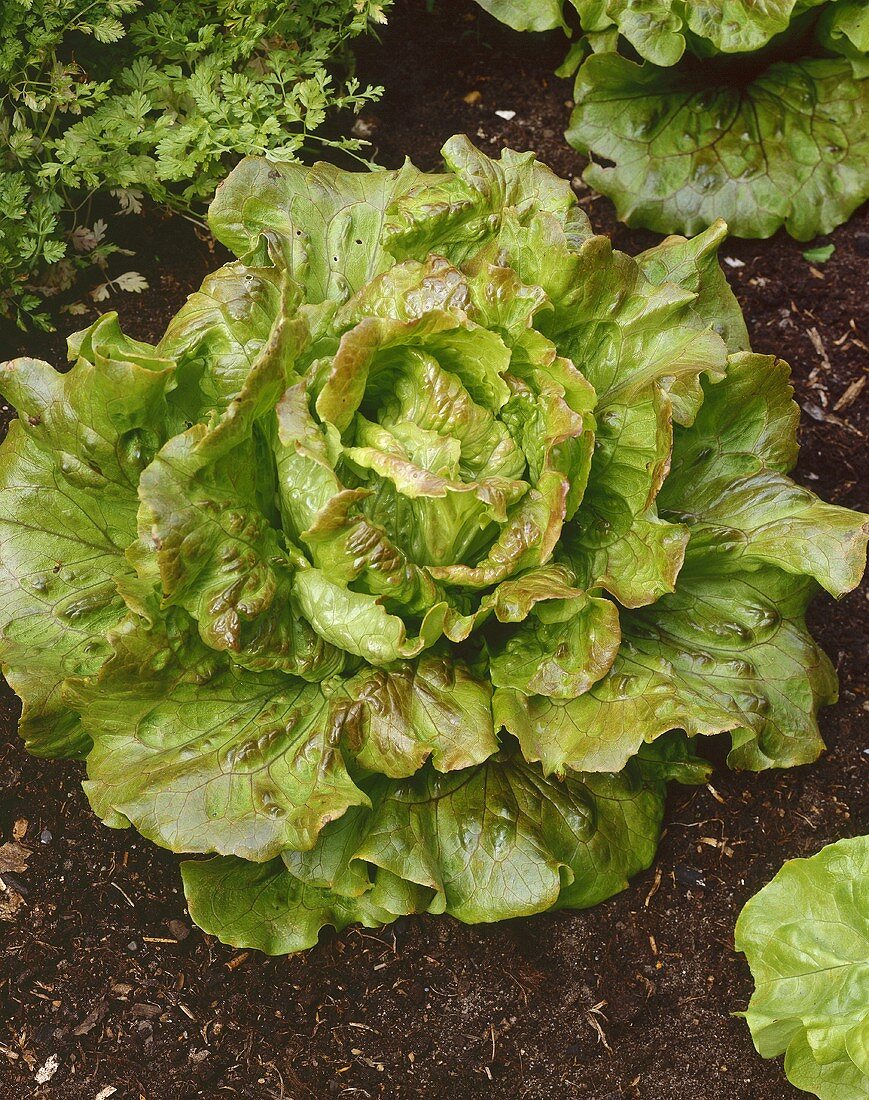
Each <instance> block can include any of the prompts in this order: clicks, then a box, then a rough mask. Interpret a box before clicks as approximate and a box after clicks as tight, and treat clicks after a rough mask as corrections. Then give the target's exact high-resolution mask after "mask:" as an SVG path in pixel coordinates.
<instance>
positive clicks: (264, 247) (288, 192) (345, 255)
mask: <svg viewBox="0 0 869 1100" xmlns="http://www.w3.org/2000/svg"><path fill="white" fill-rule="evenodd" d="M425 178H426V179H427V180H431V177H425ZM423 179H424V177H423V176H422V174H421V173H420V172H418V171H417V169H416V168H414V167H413V165H412V164H410V163H409V162H408V163H406V164H405V165H404V167H403V168H401V169H399V170H398V171H395V172H387V171H377V172H357V173H351V172H345V171H342V170H341V169H340V168H336V167H335V166H334V165H331V164H323V163H319V164H317V165H315V166H314V167H313V168H307V167H305V166H304V165H301V164H297V163H295V162H291V163H278V162H274V161H270V160H266V159H265V158H264V157H248V158H246V159H245V160H243V161H242V162H241V164H240V165H238V167H237V168H236V170H235V171H233V172H232V173H231V174H230V175H229V176H228V177H227V179H226V180H224V181H223V183H222V184H221V185H220V187H219V188H218V190H217V193H216V195H215V197H214V201H213V202H212V204H211V206H210V208H209V211H208V224H209V226H210V227H211V231H212V232H213V233H214V235H215V237H217V239H218V240H219V241H220V242H221V243H222V244H224V245H226V247H227V248H229V249H231V250H232V251H233V252H234V253H235V254H236V255H237V256H239V257H241V258H243V259H244V258H248V257H251V258H254V259H256V260H264V259H265V258H266V256H267V255H268V252H269V247H270V248H271V250H272V252H273V253H277V254H279V255H280V257H281V260H282V262H283V265H284V266H285V269H286V272H287V274H288V276H289V277H290V278H291V279H292V280H293V281H294V282H297V283H299V284H300V285H301V287H302V289H303V292H304V299H305V301H306V302H309V303H318V302H322V301H324V300H326V299H334V300H343V299H344V298H346V297H348V296H349V295H350V294H352V293H353V292H354V291H356V290H358V289H359V288H360V287H362V286H365V284H366V283H369V282H370V281H371V280H372V279H373V278H374V276H375V275H378V274H380V272H381V271H384V270H386V269H387V268H388V267H390V266H391V265H392V262H393V261H392V258H391V256H390V255H389V254H388V253H387V252H386V251H385V249H384V233H383V224H384V219H385V216H386V211H387V209H388V208H389V207H390V206H392V204H393V203H395V202H396V200H397V199H399V198H400V197H401V196H402V195H404V194H406V193H407V192H408V191H410V190H411V188H413V187H414V186H415V185H418V184H419V183H420V182H421V181H422V180H423Z"/></svg>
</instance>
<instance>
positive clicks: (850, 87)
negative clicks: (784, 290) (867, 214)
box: [567, 53, 869, 241]
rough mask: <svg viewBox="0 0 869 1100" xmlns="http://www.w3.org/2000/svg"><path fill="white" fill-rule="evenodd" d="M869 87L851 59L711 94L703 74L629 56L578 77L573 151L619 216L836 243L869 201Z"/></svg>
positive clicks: (648, 223) (669, 227)
mask: <svg viewBox="0 0 869 1100" xmlns="http://www.w3.org/2000/svg"><path fill="white" fill-rule="evenodd" d="M867 99H869V84H867V82H866V81H865V80H863V81H860V80H857V79H855V77H854V75H853V73H852V70H851V66H850V64H849V63H848V62H847V61H845V60H806V61H801V62H796V61H793V62H790V61H789V62H779V63H776V64H772V65H770V66H769V67H768V68H767V69H766V70H765V71H764V72H763V73H762V74H761V75H760V76H758V77H757V78H755V79H754V80H753V81H752V82H751V83H750V84H748V85H747V86H746V87H745V88H739V87H735V86H733V84H732V82H731V83H727V84H722V85H720V86H712V87H710V85H709V74H708V72H704V69H703V66H702V65H701V66H700V67H699V68H698V70H697V72H696V73H695V72H694V71H693V70H692V71H690V72H688V71H683V70H674V71H672V72H668V71H666V70H664V69H660V68H657V67H655V66H653V65H651V64H648V63H647V64H645V65H636V64H634V62H632V61H629V60H628V59H626V58H624V57H621V56H619V55H618V54H613V53H610V54H597V55H594V56H592V57H590V58H588V60H587V61H586V62H585V63H584V64H583V66H582V68H581V69H580V70H579V73H578V75H577V80H576V87H575V90H574V100H575V102H576V107H575V109H574V112H573V115H572V118H571V123H570V127H569V129H568V131H567V138H568V141H570V142H571V144H572V145H575V146H576V147H577V148H579V149H581V150H584V151H588V152H589V153H590V154H591V155H592V157H593V158H594V157H599V158H605V159H606V160H608V161H611V162H613V163H612V166H608V167H604V166H603V165H601V164H597V163H592V164H591V165H589V167H588V168H587V169H586V171H585V174H584V178H585V179H586V181H587V182H588V183H589V184H590V185H591V186H592V187H594V188H596V189H597V190H598V191H600V192H602V193H603V194H605V195H607V196H608V197H609V198H611V199H612V200H613V202H614V203H615V206H616V210H617V212H618V216H619V218H621V219H622V220H623V221H625V222H627V223H628V225H643V226H645V227H647V228H649V229H655V230H658V231H659V232H665V233H666V232H672V231H673V230H678V231H680V232H684V233H695V232H697V231H699V230H701V229H703V228H705V227H706V226H707V225H709V224H710V223H711V222H713V221H714V220H715V219H716V218H723V219H724V220H725V221H726V222H727V224H728V226H729V228H730V232H731V233H733V234H734V235H736V236H738V237H768V236H770V235H771V234H773V233H774V232H775V231H776V230H777V229H778V228H780V227H781V226H782V225H783V226H785V228H786V229H787V231H788V232H789V233H790V234H791V235H792V236H794V237H796V238H797V240H801V241H805V240H810V239H811V238H812V237H814V236H817V235H818V234H819V233H828V232H830V231H831V230H832V229H833V228H834V227H835V226H837V225H839V224H840V223H841V222H843V221H844V220H845V219H846V218H847V217H848V216H849V215H850V214H851V212H852V211H853V210H855V209H856V208H857V207H858V206H859V205H860V204H861V203H862V202H863V201H864V200H865V199H866V198H867V196H869V184H867V180H869V137H867V132H869V127H867V124H866V115H867Z"/></svg>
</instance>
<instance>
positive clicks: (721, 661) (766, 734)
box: [494, 354, 867, 770]
mask: <svg viewBox="0 0 869 1100" xmlns="http://www.w3.org/2000/svg"><path fill="white" fill-rule="evenodd" d="M791 392H792V391H791V389H790V386H789V385H788V381H787V368H786V366H785V365H784V364H781V363H778V362H776V361H775V360H773V359H772V358H771V357H767V356H757V355H750V354H738V355H736V356H734V357H733V358H732V359H731V361H730V364H729V368H728V373H727V377H726V380H725V381H724V382H719V383H718V384H716V385H713V386H707V387H706V399H705V401H704V403H703V405H702V406H701V408H700V411H699V413H698V415H697V418H696V419H695V421H694V423H693V424H692V425H691V426H688V427H685V428H681V429H680V430H679V432H678V434H677V436H676V441H675V448H674V452H673V463H672V469H671V471H670V475H669V477H668V478H667V480H666V483H665V490H664V491H663V492H662V495H661V501H662V505H663V507H664V509H665V512H664V514H665V515H667V516H670V515H673V516H675V517H676V518H678V519H679V520H681V521H682V522H685V523H687V524H688V525H689V530H690V531H691V539H690V542H689V544H688V549H687V555H686V562H685V565H684V567H683V569H682V571H681V573H680V575H679V582H678V585H677V589H676V592H675V593H674V594H673V595H670V596H665V597H663V598H662V599H660V600H658V601H657V602H656V603H655V604H653V605H652V606H651V607H649V608H647V609H644V610H638V611H635V612H622V614H621V616H620V621H621V630H622V644H621V648H620V651H619V654H618V656H617V657H616V659H615V662H614V663H613V666H612V670H611V671H610V673H609V674H608V675H607V676H606V677H605V678H604V679H603V680H601V681H600V682H599V683H598V684H596V685H595V686H594V687H593V688H592V689H591V690H589V691H588V692H587V693H586V694H585V695H582V696H580V697H579V698H576V699H572V700H567V701H560V700H553V699H548V698H543V697H537V696H534V695H533V694H532V693H524V694H523V693H520V692H518V691H515V690H510V689H507V690H504V689H500V690H498V691H497V692H496V695H495V700H494V706H495V716H496V720H498V721H501V722H503V723H504V725H505V726H506V728H507V729H508V730H509V731H510V732H511V733H513V734H515V735H516V736H517V737H518V738H519V740H520V742H521V744H522V746H523V751H524V752H525V754H526V757H528V758H529V759H536V760H541V761H542V762H543V764H544V767H545V768H546V769H547V770H553V769H559V768H562V767H564V766H565V765H568V766H570V767H574V768H577V769H591V768H609V769H616V768H619V767H621V766H622V765H623V764H624V762H625V761H626V760H627V759H628V758H629V757H630V756H631V755H632V754H633V753H634V752H636V750H637V748H638V747H639V745H640V744H642V742H643V741H652V740H654V739H655V738H656V737H658V736H660V734H661V733H663V732H665V731H666V730H668V729H673V728H683V729H686V730H688V732H689V733H691V734H701V733H707V734H711V733H719V732H724V731H727V730H729V731H732V736H733V744H734V747H733V751H732V753H731V756H730V762H731V764H733V766H736V767H747V768H763V767H770V766H778V767H783V766H786V765H791V764H796V763H806V762H808V761H811V760H813V759H815V757H816V756H817V755H818V753H819V752H820V750H821V749H822V748H823V742H822V741H821V739H820V735H819V733H818V728H817V722H816V719H815V714H816V711H817V709H818V707H819V706H823V705H824V704H826V703H829V702H833V701H835V698H836V678H835V674H834V673H833V670H832V667H831V666H830V663H829V661H828V660H827V659H826V657H825V656H824V655H823V653H822V652H821V651H820V649H819V648H818V647H817V646H816V645H815V643H814V642H813V641H812V640H811V638H810V636H809V634H808V632H807V630H806V628H805V622H804V612H805V607H806V604H807V603H808V600H809V599H810V598H811V596H812V594H813V591H814V589H813V586H812V584H811V583H807V582H806V581H805V580H804V579H803V575H804V574H809V575H813V576H814V577H815V578H816V579H817V581H818V582H819V583H820V584H823V585H824V586H825V587H826V588H827V589H828V590H829V591H831V592H832V593H833V594H835V595H838V594H841V592H842V591H846V590H847V589H849V588H851V587H853V586H854V585H855V584H857V583H858V579H859V577H860V576H861V575H862V571H863V569H864V568H865V547H866V537H867V525H866V517H865V516H862V515H860V514H858V513H856V512H851V511H849V510H847V509H843V508H833V507H832V506H831V505H826V504H823V502H821V501H818V500H817V498H816V497H814V496H813V495H812V494H811V493H809V492H808V491H807V490H804V489H802V488H800V487H798V486H795V485H794V484H793V483H792V482H789V481H788V479H787V478H785V477H784V476H783V471H785V470H787V469H789V468H790V467H791V465H792V464H793V462H794V460H795V457H796V443H795V427H796V422H797V410H796V408H795V406H794V404H793V401H792V400H791ZM785 571H786V572H785ZM789 574H794V576H790V575H789ZM529 696H530V697H529Z"/></svg>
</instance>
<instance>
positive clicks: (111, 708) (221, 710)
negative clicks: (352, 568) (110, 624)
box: [67, 616, 366, 860]
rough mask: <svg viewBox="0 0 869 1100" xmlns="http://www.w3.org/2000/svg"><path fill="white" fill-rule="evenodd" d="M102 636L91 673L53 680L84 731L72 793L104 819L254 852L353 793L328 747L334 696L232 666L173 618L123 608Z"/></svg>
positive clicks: (338, 709)
mask: <svg viewBox="0 0 869 1100" xmlns="http://www.w3.org/2000/svg"><path fill="white" fill-rule="evenodd" d="M112 644H113V648H114V653H113V656H112V657H111V658H110V660H108V661H107V662H106V664H105V665H104V666H103V668H102V670H101V671H100V674H99V675H98V676H97V677H95V678H93V679H91V680H86V681H83V682H80V683H78V684H73V685H70V686H69V687H68V688H67V698H68V699H69V701H70V702H71V703H72V704H73V705H74V706H75V707H76V709H77V710H78V711H79V712H80V713H81V714H82V717H83V721H84V723H85V726H86V728H87V729H88V731H89V732H90V733H91V736H92V737H93V740H94V747H93V749H92V750H91V752H90V755H89V756H88V780H87V782H86V783H85V791H86V793H87V795H88V798H89V799H90V802H91V805H92V806H93V808H94V810H95V811H96V812H97V813H98V814H99V815H100V816H101V817H103V818H104V819H106V820H107V821H109V823H111V822H112V820H113V818H114V817H115V815H117V814H122V815H123V816H124V817H126V818H127V819H128V820H129V821H131V822H132V824H133V825H135V826H136V828H137V829H138V830H139V832H140V833H142V835H143V836H146V837H148V839H149V840H153V841H155V842H156V843H157V844H160V845H162V846H163V847H166V848H172V849H174V850H176V851H183V852H210V851H217V852H224V853H233V854H237V855H242V856H244V857H246V858H248V859H254V860H264V859H269V858H271V857H272V856H275V855H277V854H278V853H279V852H281V851H283V850H284V849H285V848H290V847H297V848H302V849H304V848H310V847H311V846H312V845H313V843H314V841H315V840H316V837H317V834H318V833H319V831H320V829H321V828H322V827H323V825H324V824H325V823H326V822H327V821H331V820H333V819H335V818H336V817H339V816H340V815H341V814H342V813H344V811H345V810H346V809H347V808H348V806H353V805H359V804H361V803H364V802H365V801H366V798H365V795H364V794H363V792H362V791H361V790H359V789H358V788H357V787H356V785H355V784H354V783H353V781H352V780H351V778H350V776H349V774H348V772H347V769H346V766H345V763H344V759H343V755H342V752H341V748H340V738H341V726H342V721H341V716H342V714H343V712H344V709H345V708H344V707H343V706H342V702H343V701H342V700H341V699H338V700H335V701H333V700H332V699H331V698H330V697H329V696H328V695H327V694H326V692H325V691H324V689H323V688H321V686H320V685H318V684H308V683H305V682H304V681H303V680H298V679H293V678H291V677H287V676H283V675H281V674H280V673H274V672H257V673H253V672H249V671H247V670H245V669H242V668H239V667H238V666H236V665H232V664H230V663H229V662H228V661H227V660H226V658H225V657H222V656H221V655H218V654H216V653H215V652H214V651H212V650H209V649H208V648H207V647H205V646H203V645H202V643H201V642H199V640H198V638H197V637H196V635H194V634H193V633H192V631H190V629H189V627H187V626H186V624H185V621H184V620H183V619H182V620H180V624H179V619H178V618H177V616H175V617H173V618H171V619H169V620H168V621H167V622H164V621H162V620H161V621H159V622H158V623H157V624H155V625H153V626H151V627H148V626H147V625H146V624H145V623H143V622H142V620H140V619H138V618H137V617H135V616H131V618H130V619H129V620H128V621H127V622H126V623H125V624H123V626H122V627H121V628H120V629H119V630H118V631H116V632H115V633H114V634H113V635H112Z"/></svg>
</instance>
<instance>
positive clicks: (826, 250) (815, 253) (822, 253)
mask: <svg viewBox="0 0 869 1100" xmlns="http://www.w3.org/2000/svg"><path fill="white" fill-rule="evenodd" d="M835 251H836V246H835V245H834V244H821V245H818V247H817V248H807V249H806V251H805V252H804V253H803V259H804V260H808V262H809V263H810V264H825V263H826V262H827V260H829V258H830V257H831V256H832V255H833V253H834V252H835Z"/></svg>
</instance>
